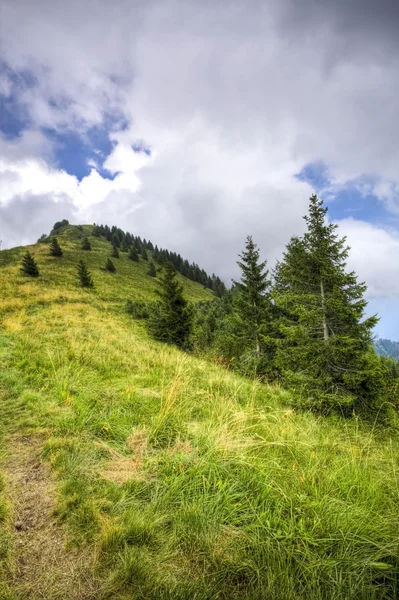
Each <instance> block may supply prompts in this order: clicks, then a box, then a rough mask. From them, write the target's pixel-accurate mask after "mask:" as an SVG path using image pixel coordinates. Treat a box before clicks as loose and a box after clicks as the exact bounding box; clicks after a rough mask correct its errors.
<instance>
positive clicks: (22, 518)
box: [3, 435, 101, 600]
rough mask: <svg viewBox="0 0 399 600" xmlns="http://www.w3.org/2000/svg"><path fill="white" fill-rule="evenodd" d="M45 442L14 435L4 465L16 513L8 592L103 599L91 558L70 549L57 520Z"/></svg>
mask: <svg viewBox="0 0 399 600" xmlns="http://www.w3.org/2000/svg"><path fill="white" fill-rule="evenodd" d="M42 446H43V438H40V437H38V436H33V435H29V436H21V435H19V436H14V437H12V438H10V439H9V440H8V444H7V448H8V457H7V458H6V460H5V461H4V463H3V469H4V472H5V477H6V482H7V487H8V490H9V497H10V501H11V505H12V506H13V507H14V514H13V519H12V523H11V528H12V531H11V537H12V559H11V561H10V587H11V589H12V592H13V594H14V595H15V597H16V598H18V599H20V600H25V599H28V598H29V599H32V600H39V599H44V598H45V599H46V600H58V599H61V598H62V599H63V600H65V599H68V600H99V599H100V597H101V596H100V592H99V586H98V582H96V578H95V576H94V565H93V553H92V552H91V551H90V550H89V549H87V548H83V549H81V548H79V549H68V548H67V535H66V532H65V531H64V529H63V528H62V527H61V526H60V525H59V524H58V523H57V521H56V519H55V517H54V516H53V513H54V508H55V503H56V493H55V486H54V482H53V480H52V478H51V475H50V469H49V467H48V465H47V464H46V463H44V462H42V460H41V450H42Z"/></svg>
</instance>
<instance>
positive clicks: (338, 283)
mask: <svg viewBox="0 0 399 600" xmlns="http://www.w3.org/2000/svg"><path fill="white" fill-rule="evenodd" d="M326 213H327V208H326V207H324V206H323V202H322V201H321V200H320V199H319V198H318V197H317V196H315V195H314V196H312V197H311V198H310V204H309V213H308V215H307V216H305V217H304V218H305V221H306V224H307V232H306V233H305V235H304V236H303V237H302V238H298V237H294V238H292V239H291V241H290V242H289V244H288V245H287V250H286V253H285V254H284V258H283V260H282V262H281V263H280V264H278V266H277V268H276V272H275V280H276V281H275V294H274V297H275V301H276V305H277V306H278V308H279V309H280V326H279V329H280V334H281V340H280V342H279V350H278V353H277V363H278V366H279V368H280V369H281V373H282V375H283V378H284V379H285V381H286V383H288V384H289V385H290V386H291V387H292V388H294V390H295V396H296V397H297V398H298V399H299V400H301V399H302V401H303V402H304V403H310V404H312V405H313V406H315V407H318V408H320V409H326V408H330V407H331V406H334V405H335V406H339V407H340V408H342V407H344V406H346V407H347V408H348V410H351V409H352V408H354V407H355V408H356V407H357V408H359V409H360V406H361V405H363V406H364V407H366V410H368V408H367V406H370V405H371V404H373V403H375V401H376V400H377V399H376V389H377V387H378V384H376V382H377V380H378V377H379V369H378V368H377V366H376V365H377V364H376V362H375V361H371V362H370V356H371V355H370V352H369V348H370V344H371V331H372V329H373V327H374V326H375V324H376V323H377V321H378V319H377V318H376V317H371V318H368V319H364V310H365V307H366V305H367V302H366V301H365V300H364V297H363V295H364V292H365V290H366V286H365V284H364V283H358V281H357V277H356V275H355V273H354V272H347V271H346V260H347V257H348V252H349V248H348V247H347V246H346V239H345V238H339V236H338V233H337V225H334V224H331V223H327V222H326Z"/></svg>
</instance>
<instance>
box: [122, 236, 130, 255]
mask: <svg viewBox="0 0 399 600" xmlns="http://www.w3.org/2000/svg"><path fill="white" fill-rule="evenodd" d="M121 252H129V246H128V243H127V241H126V237H124V238H123V241H122V244H121Z"/></svg>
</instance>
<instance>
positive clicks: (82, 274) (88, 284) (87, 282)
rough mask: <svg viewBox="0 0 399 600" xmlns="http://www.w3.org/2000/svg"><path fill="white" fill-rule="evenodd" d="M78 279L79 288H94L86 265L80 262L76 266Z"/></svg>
mask: <svg viewBox="0 0 399 600" xmlns="http://www.w3.org/2000/svg"><path fill="white" fill-rule="evenodd" d="M77 273H78V279H79V283H80V286H81V287H84V288H92V287H94V284H93V279H92V277H91V274H90V271H89V269H88V268H87V265H86V263H85V262H84V261H83V260H81V261H79V263H78V266H77Z"/></svg>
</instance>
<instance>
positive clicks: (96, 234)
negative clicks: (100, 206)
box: [92, 225, 101, 238]
mask: <svg viewBox="0 0 399 600" xmlns="http://www.w3.org/2000/svg"><path fill="white" fill-rule="evenodd" d="M92 235H93V236H94V237H98V238H99V237H101V228H100V227H99V226H98V225H94V227H93V231H92Z"/></svg>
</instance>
